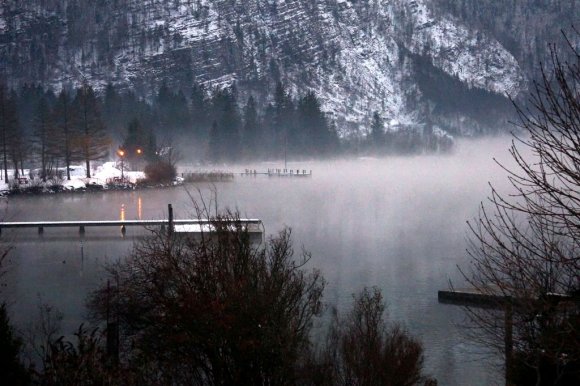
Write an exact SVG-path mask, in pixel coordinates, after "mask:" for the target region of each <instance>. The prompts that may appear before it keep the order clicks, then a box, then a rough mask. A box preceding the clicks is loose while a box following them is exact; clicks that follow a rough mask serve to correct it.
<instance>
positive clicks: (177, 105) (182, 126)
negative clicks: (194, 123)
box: [156, 82, 190, 132]
mask: <svg viewBox="0 0 580 386" xmlns="http://www.w3.org/2000/svg"><path fill="white" fill-rule="evenodd" d="M156 102H157V103H156V107H157V114H158V116H157V118H158V122H159V127H160V128H162V129H163V130H170V131H177V132H179V131H181V132H184V131H185V130H186V129H187V127H188V126H189V123H190V117H189V108H188V106H187V100H186V98H185V95H183V92H181V91H179V92H177V94H174V93H173V92H172V91H171V89H170V88H169V86H168V85H167V83H166V82H163V84H162V85H161V87H160V88H159V92H158V93H157V100H156Z"/></svg>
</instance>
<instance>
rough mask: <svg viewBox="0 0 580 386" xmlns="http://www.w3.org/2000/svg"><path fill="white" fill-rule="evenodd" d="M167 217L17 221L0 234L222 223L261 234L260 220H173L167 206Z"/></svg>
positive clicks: (187, 228)
mask: <svg viewBox="0 0 580 386" xmlns="http://www.w3.org/2000/svg"><path fill="white" fill-rule="evenodd" d="M167 208H168V213H169V216H168V218H167V219H164V220H105V221H103V220H96V221H77V220H74V221H17V222H0V234H2V230H3V229H22V228H37V229H38V234H40V235H41V234H43V233H44V229H45V228H78V229H79V233H80V234H81V235H83V234H85V232H86V228H89V227H120V228H121V233H123V234H125V232H126V230H127V227H129V226H137V227H143V228H147V227H155V226H159V227H161V228H162V229H164V228H165V227H167V229H168V231H169V232H171V233H173V232H175V233H177V234H180V233H181V234H188V233H203V232H211V231H212V230H213V229H214V225H215V224H216V223H219V222H220V221H223V222H224V223H226V225H228V224H232V225H233V224H240V225H241V226H242V228H243V229H245V230H247V231H248V233H254V234H255V233H258V234H261V233H263V225H262V220H259V219H235V220H229V219H228V220H215V219H213V220H212V219H174V218H173V207H172V206H171V204H169V205H168V206H167Z"/></svg>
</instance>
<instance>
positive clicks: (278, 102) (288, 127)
mask: <svg viewBox="0 0 580 386" xmlns="http://www.w3.org/2000/svg"><path fill="white" fill-rule="evenodd" d="M294 119H295V116H294V103H293V101H292V97H291V96H290V94H289V93H288V92H287V91H286V88H285V87H284V85H283V84H282V82H278V83H277V84H276V90H275V91H274V119H273V122H272V125H273V126H272V127H271V131H272V133H273V137H274V138H275V142H274V147H275V148H274V151H275V152H276V153H277V154H278V155H279V154H280V153H282V152H284V154H286V153H287V151H288V136H289V135H290V134H291V131H292V127H293V125H292V123H293V122H294Z"/></svg>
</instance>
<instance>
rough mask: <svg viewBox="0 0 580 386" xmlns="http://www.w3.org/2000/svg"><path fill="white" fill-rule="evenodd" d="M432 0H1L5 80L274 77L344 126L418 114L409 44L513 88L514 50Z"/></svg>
mask: <svg viewBox="0 0 580 386" xmlns="http://www.w3.org/2000/svg"><path fill="white" fill-rule="evenodd" d="M430 1H431V0H414V1H406V0H358V1H353V0H351V1H349V0H216V1H206V0H171V1H169V0H149V1H142V0H117V1H114V2H93V1H89V0H76V1H68V2H67V1H65V2H62V1H56V0H54V1H49V0H47V1H44V2H41V3H39V2H37V1H36V0H18V1H16V0H6V3H5V4H4V5H2V6H0V12H1V13H0V54H1V55H0V64H1V65H2V67H3V69H4V71H5V72H6V73H7V75H8V78H9V79H11V80H12V81H13V83H24V82H33V81H35V82H38V81H40V82H44V83H47V84H51V85H53V86H54V87H55V88H57V89H58V88H60V87H61V86H62V85H65V84H71V85H78V84H79V83H80V82H81V81H82V79H84V78H85V79H87V80H89V81H90V82H91V83H92V84H93V85H95V86H96V87H97V88H102V87H104V86H105V85H106V84H107V83H108V82H113V83H115V84H121V85H126V86H127V87H130V88H133V89H135V90H137V92H139V93H144V94H147V93H151V92H152V90H154V89H155V87H157V86H158V85H159V84H160V83H161V82H162V81H168V83H169V84H171V85H179V84H184V83H191V82H193V81H197V82H200V83H204V84H205V85H207V86H209V87H222V86H226V85H230V84H232V83H233V82H236V84H237V86H238V88H239V89H240V91H241V92H242V93H245V94H247V93H259V92H260V89H262V90H263V89H264V87H266V88H269V89H272V85H273V84H275V82H276V81H277V80H278V79H280V80H282V81H283V82H284V83H286V84H287V85H288V86H289V88H290V89H291V90H292V91H293V92H294V93H295V94H302V93H304V92H305V91H307V90H314V91H315V92H316V93H317V95H318V96H319V97H320V98H321V100H322V104H323V109H324V110H325V111H327V112H328V113H329V114H331V115H332V116H333V117H334V118H335V120H336V121H337V123H338V127H339V128H340V129H341V130H342V134H343V135H347V134H348V133H349V132H350V130H353V129H354V130H356V129H357V128H358V126H359V123H360V122H362V121H364V120H366V119H368V118H369V117H370V116H371V115H372V112H373V111H375V110H376V111H379V112H380V113H381V115H382V116H383V117H385V118H387V119H389V120H390V119H396V120H398V121H399V122H401V123H403V124H405V123H413V122H416V121H417V113H416V111H415V107H414V106H411V105H410V102H409V101H410V100H413V99H414V98H415V99H416V98H417V96H418V97H420V92H419V91H418V90H417V87H416V84H415V83H414V77H413V72H412V66H411V63H410V59H409V57H408V56H407V55H406V54H405V52H411V53H413V54H418V55H423V56H426V57H428V58H430V60H431V62H432V63H433V65H434V66H436V67H438V68H440V69H442V70H443V71H445V72H446V73H448V74H450V75H452V76H457V77H459V79H460V80H461V81H463V82H465V83H466V84H467V85H469V86H470V87H478V88H483V89H486V90H489V91H493V92H496V93H501V94H503V93H508V94H510V95H514V94H517V93H518V92H519V91H520V90H521V89H522V87H523V81H522V79H523V77H522V74H521V71H520V69H519V67H518V64H517V62H516V61H515V59H514V58H513V57H512V56H511V55H510V54H509V53H508V52H507V51H506V50H505V49H503V47H502V46H501V45H500V44H499V43H498V42H497V41H495V40H493V39H491V38H489V37H487V36H486V35H485V34H484V33H482V32H481V31H472V30H470V29H469V28H468V27H466V26H463V25H461V24H458V22H456V21H454V20H452V19H451V18H450V17H449V18H448V17H440V18H435V17H433V16H432V14H431V12H430V11H429V8H428V5H432V4H431V3H430Z"/></svg>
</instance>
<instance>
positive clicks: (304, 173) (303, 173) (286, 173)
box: [240, 169, 312, 177]
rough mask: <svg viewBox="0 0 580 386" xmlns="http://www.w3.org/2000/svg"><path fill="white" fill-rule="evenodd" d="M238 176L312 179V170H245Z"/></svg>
mask: <svg viewBox="0 0 580 386" xmlns="http://www.w3.org/2000/svg"><path fill="white" fill-rule="evenodd" d="M240 175H242V176H245V177H248V176H259V175H262V176H268V177H312V170H306V169H268V170H267V171H265V172H259V171H257V170H255V169H246V170H244V171H243V172H242V173H240Z"/></svg>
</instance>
